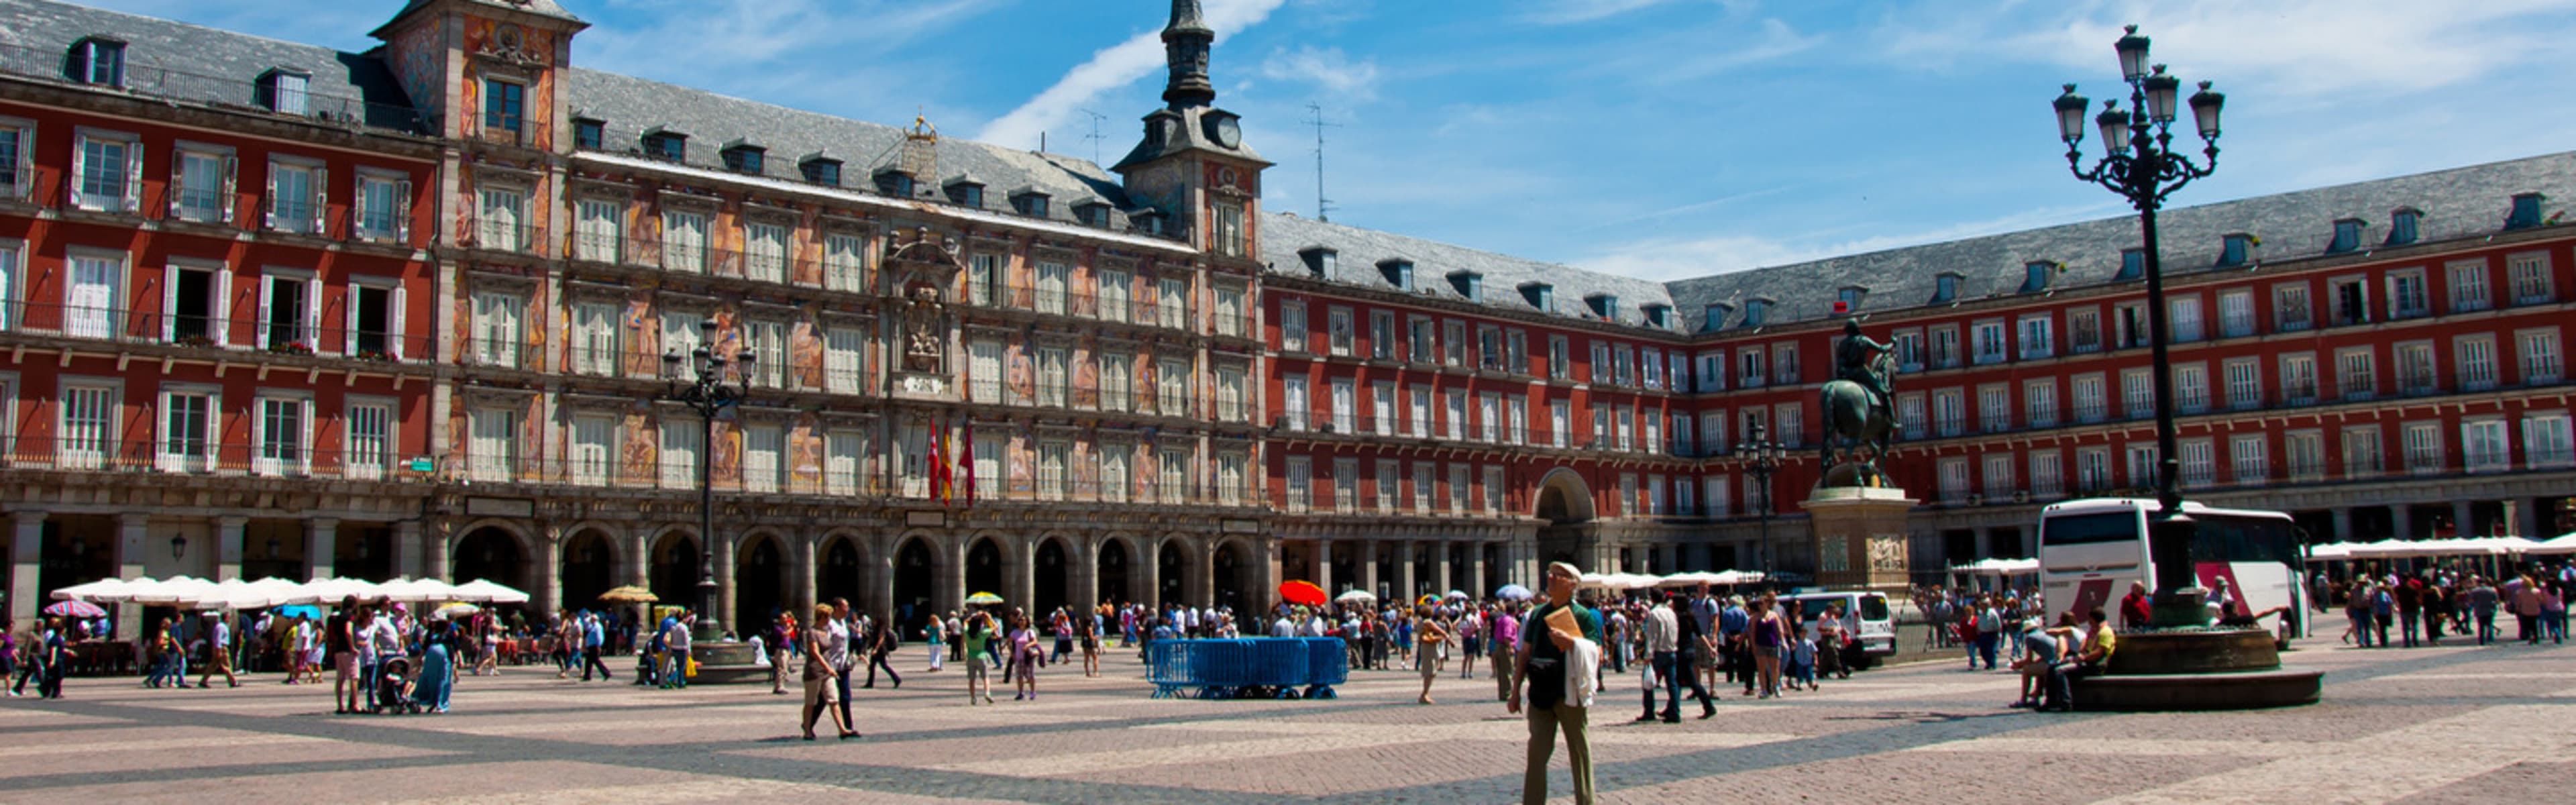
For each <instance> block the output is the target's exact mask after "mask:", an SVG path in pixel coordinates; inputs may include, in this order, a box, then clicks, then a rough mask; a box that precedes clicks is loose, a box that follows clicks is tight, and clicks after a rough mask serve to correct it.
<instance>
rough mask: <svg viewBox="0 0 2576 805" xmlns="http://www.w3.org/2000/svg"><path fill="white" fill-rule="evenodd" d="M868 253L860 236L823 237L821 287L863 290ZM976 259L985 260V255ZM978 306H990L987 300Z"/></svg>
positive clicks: (989, 291)
mask: <svg viewBox="0 0 2576 805" xmlns="http://www.w3.org/2000/svg"><path fill="white" fill-rule="evenodd" d="M867 252H868V248H867V239H866V238H864V237H861V236H859V235H856V234H852V233H848V232H835V233H831V234H827V235H824V236H823V287H825V288H829V289H831V290H835V291H862V290H866V289H867ZM976 257H977V258H979V259H987V258H986V256H985V255H976ZM968 276H969V277H972V276H974V274H973V269H971V268H970V269H969V273H968ZM985 293H986V294H988V295H989V294H991V293H992V288H991V286H989V285H988V286H985ZM977 304H989V298H988V299H987V300H986V301H984V302H978V303H977Z"/></svg>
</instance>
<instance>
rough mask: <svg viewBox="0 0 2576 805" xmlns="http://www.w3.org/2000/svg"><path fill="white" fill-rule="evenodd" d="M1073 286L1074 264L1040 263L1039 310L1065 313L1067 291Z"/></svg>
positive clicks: (1057, 313) (1059, 313) (1058, 313)
mask: <svg viewBox="0 0 2576 805" xmlns="http://www.w3.org/2000/svg"><path fill="white" fill-rule="evenodd" d="M1072 286H1073V266H1070V265H1067V264H1065V263H1059V262H1054V261H1041V262H1039V263H1038V293H1037V302H1038V312H1040V313H1053V314H1056V315H1059V316H1061V315H1064V312H1065V310H1066V309H1067V305H1066V300H1065V293H1066V291H1067V290H1069V289H1070V288H1071V287H1072Z"/></svg>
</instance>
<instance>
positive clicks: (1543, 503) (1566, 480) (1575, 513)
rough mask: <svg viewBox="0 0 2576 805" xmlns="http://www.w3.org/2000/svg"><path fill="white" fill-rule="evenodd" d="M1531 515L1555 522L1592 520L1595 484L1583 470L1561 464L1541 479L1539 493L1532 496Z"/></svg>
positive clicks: (1569, 522) (1554, 523)
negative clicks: (1589, 480)
mask: <svg viewBox="0 0 2576 805" xmlns="http://www.w3.org/2000/svg"><path fill="white" fill-rule="evenodd" d="M1531 500H1532V504H1531V511H1530V514H1531V515H1532V516H1535V517H1537V518H1538V519H1541V520H1545V521H1547V522H1548V523H1549V524H1551V525H1571V524H1574V523H1581V522H1586V521H1589V520H1591V519H1592V516H1593V511H1592V485H1591V484H1588V483H1585V482H1584V480H1583V475H1582V473H1578V472H1575V471H1574V470H1572V469H1568V468H1565V467H1558V468H1556V469H1553V470H1548V472H1547V475H1545V476H1543V477H1541V478H1539V482H1538V494H1535V495H1532V496H1531Z"/></svg>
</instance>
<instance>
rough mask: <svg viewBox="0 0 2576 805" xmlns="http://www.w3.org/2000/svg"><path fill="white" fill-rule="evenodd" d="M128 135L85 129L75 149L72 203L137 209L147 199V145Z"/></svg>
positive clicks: (92, 207) (97, 208) (108, 209)
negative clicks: (144, 193) (144, 188)
mask: <svg viewBox="0 0 2576 805" xmlns="http://www.w3.org/2000/svg"><path fill="white" fill-rule="evenodd" d="M132 137H133V135H128V134H106V133H101V132H88V131H84V132H82V133H81V135H80V148H79V149H78V150H75V151H73V152H72V175H73V176H75V177H78V181H75V182H71V183H70V185H71V191H72V206H73V207H76V208H79V209H84V210H95V211H100V212H135V211H137V210H140V209H141V206H142V205H141V200H142V198H143V146H142V144H140V143H137V142H135V141H134V140H133V139H132Z"/></svg>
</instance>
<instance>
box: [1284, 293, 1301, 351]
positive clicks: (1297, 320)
mask: <svg viewBox="0 0 2576 805" xmlns="http://www.w3.org/2000/svg"><path fill="white" fill-rule="evenodd" d="M1279 348H1280V349H1281V350H1284V351H1287V352H1304V351H1306V303H1304V302H1300V301H1297V300H1294V299H1282V300H1280V301H1279Z"/></svg>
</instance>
